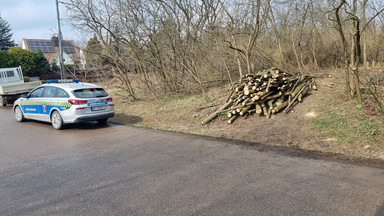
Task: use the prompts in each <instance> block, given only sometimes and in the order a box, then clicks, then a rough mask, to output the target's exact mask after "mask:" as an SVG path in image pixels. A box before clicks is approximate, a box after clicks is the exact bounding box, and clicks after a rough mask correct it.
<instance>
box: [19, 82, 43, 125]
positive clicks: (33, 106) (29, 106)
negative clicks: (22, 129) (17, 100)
mask: <svg viewBox="0 0 384 216" xmlns="http://www.w3.org/2000/svg"><path fill="white" fill-rule="evenodd" d="M43 91H44V87H40V88H37V89H35V90H33V91H32V92H30V93H29V94H28V98H27V99H26V100H25V101H23V103H21V104H20V106H21V108H22V109H23V112H24V115H25V117H26V118H31V119H40V111H39V98H41V96H42V94H43Z"/></svg>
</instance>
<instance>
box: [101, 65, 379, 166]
mask: <svg viewBox="0 0 384 216" xmlns="http://www.w3.org/2000/svg"><path fill="white" fill-rule="evenodd" d="M314 75H315V76H317V77H318V78H317V83H318V85H319V90H318V91H313V92H312V93H311V95H309V96H307V97H306V98H305V99H304V101H303V103H300V104H298V105H297V106H296V107H295V112H293V113H289V114H284V113H279V114H277V115H274V116H272V118H271V119H267V118H265V117H260V116H256V115H252V116H246V117H241V118H238V119H237V120H236V121H235V122H234V123H233V124H231V125H228V124H227V123H226V120H227V117H226V116H219V117H218V118H216V119H215V120H214V121H212V122H211V123H209V124H208V125H204V126H202V125H201V121H202V120H203V119H204V118H205V117H207V116H208V115H209V114H211V113H212V112H213V111H215V109H217V108H218V107H219V106H220V105H221V104H223V103H224V102H225V100H226V99H227V97H228V94H229V87H228V86H222V87H215V88H211V89H210V90H209V92H208V95H209V97H210V98H211V99H213V100H212V101H211V102H207V101H206V100H205V99H204V98H203V96H202V95H190V96H186V97H168V98H163V99H161V100H155V99H152V98H149V97H148V96H146V95H145V94H144V93H143V92H141V93H139V95H138V96H139V98H141V99H140V100H136V101H132V100H130V99H129V98H127V96H126V93H125V92H124V91H122V90H120V89H116V88H109V89H108V88H107V90H108V92H109V93H110V94H111V95H112V96H113V98H114V100H115V103H116V106H115V108H116V117H114V118H113V119H111V120H110V121H111V122H113V123H119V124H127V125H133V126H137V127H146V128H153V129H162V130H169V131H178V132H185V133H192V134H201V135H208V136H214V137H223V138H229V139H237V140H244V141H247V142H257V143H263V144H268V145H276V146H292V147H295V148H302V149H306V150H316V151H322V152H332V153H341V154H344V155H346V156H353V157H361V158H381V159H384V143H383V142H382V140H383V138H384V123H383V121H382V119H383V115H382V114H381V113H380V112H379V111H378V110H377V106H376V104H375V102H374V101H373V99H372V97H371V96H369V95H365V97H366V100H365V104H362V105H360V104H357V102H356V101H349V100H346V97H345V96H344V92H343V77H342V71H341V70H327V71H322V72H319V73H317V74H314ZM381 96H383V95H381Z"/></svg>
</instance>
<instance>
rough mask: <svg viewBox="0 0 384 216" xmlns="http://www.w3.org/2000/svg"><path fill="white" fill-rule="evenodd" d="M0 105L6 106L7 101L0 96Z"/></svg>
mask: <svg viewBox="0 0 384 216" xmlns="http://www.w3.org/2000/svg"><path fill="white" fill-rule="evenodd" d="M0 104H1V106H3V107H4V106H7V100H6V99H5V98H3V97H2V96H0Z"/></svg>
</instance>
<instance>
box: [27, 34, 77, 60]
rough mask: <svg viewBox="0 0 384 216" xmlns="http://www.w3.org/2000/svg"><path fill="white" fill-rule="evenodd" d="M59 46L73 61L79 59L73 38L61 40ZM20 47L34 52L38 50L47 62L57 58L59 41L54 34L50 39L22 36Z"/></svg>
mask: <svg viewBox="0 0 384 216" xmlns="http://www.w3.org/2000/svg"><path fill="white" fill-rule="evenodd" d="M61 46H62V48H63V52H64V53H66V54H67V55H69V56H70V57H71V58H72V59H73V60H74V61H78V60H79V59H80V53H79V51H80V50H79V48H78V47H76V46H75V42H74V41H73V40H63V41H61ZM22 48H23V49H27V50H32V51H34V52H35V51H38V50H40V51H41V52H42V53H43V55H44V57H45V58H46V59H47V60H48V62H49V63H52V61H53V60H55V59H57V57H58V56H59V42H58V37H55V36H54V37H52V38H51V39H50V40H47V39H26V38H23V44H22Z"/></svg>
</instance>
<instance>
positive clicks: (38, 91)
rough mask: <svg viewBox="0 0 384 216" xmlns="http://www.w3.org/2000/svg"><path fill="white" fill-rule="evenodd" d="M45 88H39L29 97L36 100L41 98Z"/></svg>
mask: <svg viewBox="0 0 384 216" xmlns="http://www.w3.org/2000/svg"><path fill="white" fill-rule="evenodd" d="M43 90H44V88H43V87H42V88H38V89H35V90H34V91H32V92H31V93H29V97H31V98H35V97H41V94H42V93H43Z"/></svg>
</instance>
